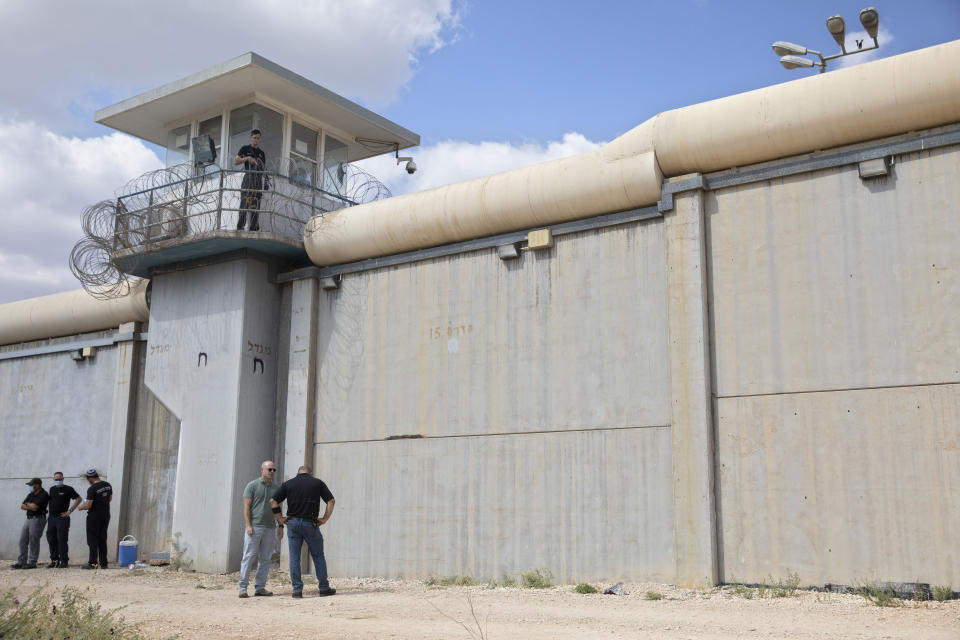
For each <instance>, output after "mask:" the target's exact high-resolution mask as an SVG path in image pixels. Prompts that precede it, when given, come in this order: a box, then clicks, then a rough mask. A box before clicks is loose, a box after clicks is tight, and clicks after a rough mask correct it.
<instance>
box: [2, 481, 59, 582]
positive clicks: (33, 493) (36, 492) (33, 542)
mask: <svg viewBox="0 0 960 640" xmlns="http://www.w3.org/2000/svg"><path fill="white" fill-rule="evenodd" d="M27 486H28V487H30V493H28V494H27V497H26V498H24V499H23V502H22V503H20V508H21V509H23V510H24V511H26V512H27V520H26V522H24V523H23V527H22V528H21V529H20V557H18V558H17V562H16V564H13V565H11V567H10V568H11V569H36V568H37V556H39V555H40V536H42V535H43V527H44V525H46V524H47V503H48V502H49V501H50V496H49V495H48V494H47V492H46V491H44V490H43V481H42V480H40V478H33V479H31V480H30V481H29V482H27ZM28 550H29V553H28Z"/></svg>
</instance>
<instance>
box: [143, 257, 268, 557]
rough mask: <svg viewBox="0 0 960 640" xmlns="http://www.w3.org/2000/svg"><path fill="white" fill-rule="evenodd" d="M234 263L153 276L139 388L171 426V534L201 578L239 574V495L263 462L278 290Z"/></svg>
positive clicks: (261, 266) (255, 266) (264, 274)
mask: <svg viewBox="0 0 960 640" xmlns="http://www.w3.org/2000/svg"><path fill="white" fill-rule="evenodd" d="M269 273H270V267H269V265H268V264H266V263H264V262H261V261H259V260H255V259H238V260H231V261H228V262H222V263H218V264H213V265H210V266H204V267H199V268H196V269H191V270H187V271H178V272H174V273H168V274H162V275H158V276H157V277H155V278H154V279H153V299H152V305H151V315H150V345H149V349H148V352H147V362H146V371H145V378H144V379H145V384H146V386H147V387H148V388H149V389H150V390H151V391H152V392H153V393H154V394H156V396H157V398H158V400H159V401H160V402H162V403H163V404H164V405H165V406H166V407H167V408H168V409H169V410H170V411H171V412H172V413H173V414H174V415H175V416H177V417H178V418H179V419H180V442H179V450H178V454H177V458H178V465H177V477H176V486H177V490H176V494H175V497H174V517H173V533H174V534H176V533H180V534H182V541H183V544H185V545H186V549H187V553H188V556H189V557H190V558H191V559H192V560H193V561H194V567H195V568H196V569H198V570H201V571H231V570H235V569H237V568H239V564H240V553H241V548H242V535H243V511H242V492H243V488H244V486H245V485H246V484H247V482H249V481H250V480H252V479H254V478H256V477H258V475H259V468H260V463H261V462H262V461H263V460H264V459H266V458H269V457H272V456H273V452H274V419H275V414H274V410H275V402H276V395H275V392H276V380H277V361H278V343H277V323H278V319H279V306H280V304H279V303H280V294H279V288H278V287H277V286H275V285H273V284H272V283H271V282H270V278H269Z"/></svg>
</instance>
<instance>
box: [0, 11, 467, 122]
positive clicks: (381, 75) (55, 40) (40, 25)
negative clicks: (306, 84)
mask: <svg viewBox="0 0 960 640" xmlns="http://www.w3.org/2000/svg"><path fill="white" fill-rule="evenodd" d="M456 1H457V0H405V1H404V2H395V1H394V0H354V1H352V2H342V1H335V0H230V1H229V2H227V1H226V0H210V1H207V2H192V1H189V0H167V1H165V2H160V3H156V2H155V3H141V2H129V0H96V1H90V2H76V1H70V2H54V1H53V0H31V1H29V2H24V1H11V2H0V23H2V24H3V25H4V50H5V51H6V52H7V56H6V57H7V58H8V62H10V64H7V65H5V67H4V82H3V84H2V85H0V105H3V107H0V109H2V110H3V111H4V113H3V115H6V116H7V117H16V118H19V119H24V120H25V119H31V120H36V121H41V122H45V123H47V124H48V125H50V126H51V127H53V128H54V129H56V130H61V127H60V126H59V125H60V124H67V123H69V124H71V125H74V126H76V125H77V124H78V123H81V122H82V123H83V124H88V123H89V120H90V114H91V113H92V112H93V111H94V110H95V109H97V108H100V107H103V106H107V105H109V104H111V103H112V102H115V101H118V100H120V99H123V98H127V97H130V96H131V95H134V94H135V93H139V92H141V91H144V90H147V89H151V88H153V87H155V86H158V85H160V84H162V83H164V82H169V81H172V80H175V79H177V78H179V77H183V76H186V75H188V74H190V73H194V72H196V71H198V70H200V69H203V68H206V67H208V66H212V65H214V64H217V63H219V62H223V61H224V60H228V59H230V58H233V57H235V56H238V55H240V54H242V53H244V52H246V51H250V50H252V51H256V52H257V53H259V54H261V55H263V56H266V57H267V58H269V59H271V60H273V61H274V62H277V63H278V64H280V65H282V66H284V67H287V68H289V69H291V70H293V71H295V72H297V73H300V74H302V75H305V76H306V77H309V78H310V79H311V80H314V81H316V82H318V83H320V84H322V85H324V86H326V87H328V88H329V89H331V90H333V91H335V92H338V93H341V94H344V95H347V96H350V97H353V98H356V99H360V100H362V101H366V102H370V103H372V105H373V106H375V107H376V106H380V105H383V104H385V103H387V102H389V101H391V100H392V99H393V98H394V97H395V96H396V95H397V92H398V91H399V90H400V89H401V88H402V87H403V86H404V85H405V84H406V83H407V82H408V81H409V80H410V78H411V77H412V76H413V74H414V72H415V70H416V66H417V60H418V59H419V58H420V57H421V56H423V55H424V54H429V53H430V52H433V51H436V50H437V49H439V48H441V47H443V46H444V45H445V44H447V43H448V42H449V41H450V39H451V38H453V37H455V36H456V32H457V28H458V25H459V12H458V6H459V5H456V4H454V3H455V2H456ZM14 53H15V58H16V60H15V61H14V60H12V58H11V56H14Z"/></svg>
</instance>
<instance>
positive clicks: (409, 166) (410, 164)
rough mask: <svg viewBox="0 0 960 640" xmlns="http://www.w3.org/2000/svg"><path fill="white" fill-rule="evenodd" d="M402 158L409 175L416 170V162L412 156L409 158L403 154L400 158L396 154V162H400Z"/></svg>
mask: <svg viewBox="0 0 960 640" xmlns="http://www.w3.org/2000/svg"><path fill="white" fill-rule="evenodd" d="M404 160H406V161H407V165H406V169H407V173H409V174H410V175H413V173H414V172H415V171H416V170H417V163H416V162H414V161H413V158H411V157H410V156H405V157H402V158H401V157H399V156H398V157H397V164H400V163H401V162H403V161H404Z"/></svg>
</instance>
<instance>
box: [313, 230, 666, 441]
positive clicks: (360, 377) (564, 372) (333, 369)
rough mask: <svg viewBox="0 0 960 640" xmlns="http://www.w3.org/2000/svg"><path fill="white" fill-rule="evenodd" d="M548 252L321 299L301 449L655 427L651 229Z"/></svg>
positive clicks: (450, 261)
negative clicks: (311, 439)
mask: <svg viewBox="0 0 960 640" xmlns="http://www.w3.org/2000/svg"><path fill="white" fill-rule="evenodd" d="M555 242H556V245H555V247H554V248H553V249H551V250H546V251H536V252H535V251H529V252H525V253H524V254H523V256H522V257H521V258H519V259H518V260H514V261H501V260H500V259H498V258H497V254H496V252H495V251H493V250H483V251H476V252H472V253H468V254H461V255H456V256H451V257H447V258H441V259H436V260H431V261H427V262H418V263H414V264H408V265H403V266H399V267H391V268H385V269H380V270H377V271H371V272H365V273H359V274H350V275H348V276H346V277H345V278H344V280H343V283H342V285H341V287H340V289H339V290H337V291H334V292H321V293H320V302H319V308H320V314H319V348H318V359H319V364H320V366H319V383H318V387H319V391H318V402H317V412H318V418H317V425H318V426H317V431H316V434H315V436H316V440H317V441H318V442H331V441H354V440H375V439H381V438H385V437H388V436H395V435H412V434H419V435H423V436H433V435H472V434H482V433H516V432H529V431H543V430H558V429H590V428H609V427H627V426H630V427H636V426H651V425H660V426H662V425H666V424H668V423H669V400H668V396H669V393H668V387H669V366H668V364H667V353H666V305H665V278H664V238H663V228H662V223H660V222H659V221H651V222H647V223H642V224H633V225H625V226H622V227H614V228H609V229H603V230H597V231H591V232H585V233H582V234H576V235H571V236H563V237H559V238H557V239H556V241H555Z"/></svg>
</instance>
